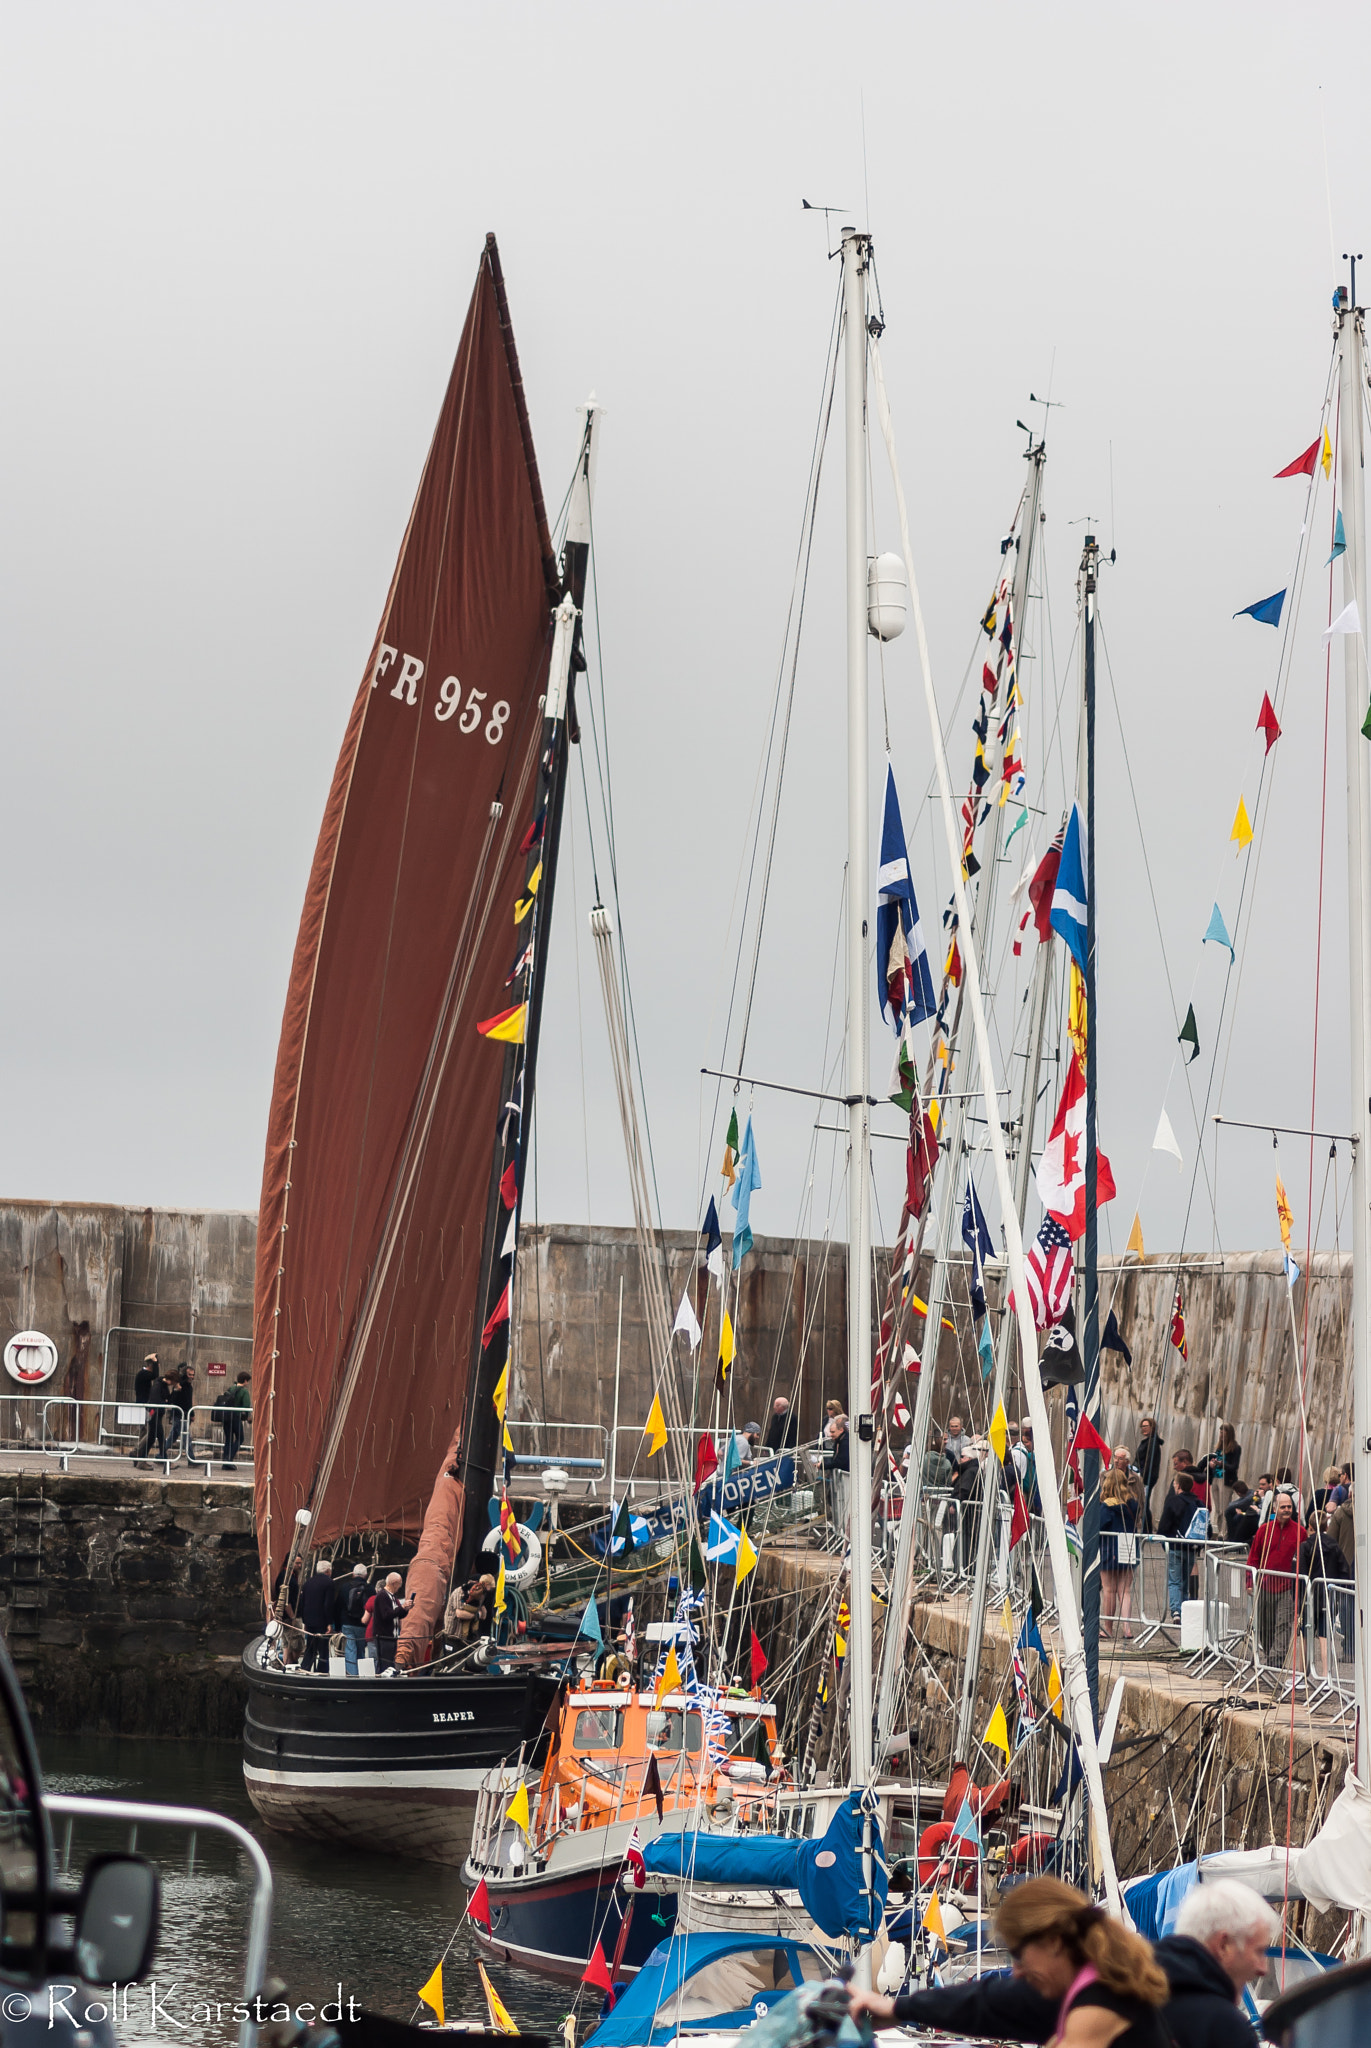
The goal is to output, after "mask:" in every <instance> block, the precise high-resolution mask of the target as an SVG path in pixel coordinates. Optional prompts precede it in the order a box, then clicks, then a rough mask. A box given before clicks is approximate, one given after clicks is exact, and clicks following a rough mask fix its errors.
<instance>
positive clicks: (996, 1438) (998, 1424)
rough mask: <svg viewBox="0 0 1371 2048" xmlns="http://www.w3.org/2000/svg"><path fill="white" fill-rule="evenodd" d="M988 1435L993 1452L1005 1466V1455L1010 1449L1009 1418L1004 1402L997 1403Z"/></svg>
mask: <svg viewBox="0 0 1371 2048" xmlns="http://www.w3.org/2000/svg"><path fill="white" fill-rule="evenodd" d="M986 1434H987V1436H988V1437H989V1438H990V1448H991V1450H992V1451H993V1452H994V1453H995V1456H996V1457H997V1458H998V1459H999V1461H1000V1463H1001V1464H1002V1465H1003V1463H1004V1454H1005V1452H1006V1450H1007V1449H1008V1448H1009V1418H1008V1416H1007V1415H1006V1414H1005V1412H1004V1402H1003V1401H997V1402H996V1404H995V1413H994V1414H993V1415H992V1416H991V1418H990V1428H989V1429H988V1430H987V1431H986Z"/></svg>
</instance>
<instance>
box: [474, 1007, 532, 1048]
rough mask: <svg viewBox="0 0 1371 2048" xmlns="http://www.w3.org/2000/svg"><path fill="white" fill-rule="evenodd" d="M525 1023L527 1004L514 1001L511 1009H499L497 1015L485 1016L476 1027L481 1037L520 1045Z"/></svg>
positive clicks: (526, 1021) (526, 1020) (526, 1022)
mask: <svg viewBox="0 0 1371 2048" xmlns="http://www.w3.org/2000/svg"><path fill="white" fill-rule="evenodd" d="M527 1024H528V1004H527V1003H516V1004H515V1005H514V1008H513V1009H512V1010H501V1011H500V1012H499V1014H498V1015H497V1016H494V1017H487V1018H486V1019H485V1020H484V1022H483V1023H480V1024H478V1025H477V1026H476V1029H477V1030H478V1031H479V1032H480V1034H481V1036H482V1038H498V1039H501V1040H503V1042H504V1043H505V1044H506V1045H522V1044H523V1042H524V1031H525V1028H526V1026H527Z"/></svg>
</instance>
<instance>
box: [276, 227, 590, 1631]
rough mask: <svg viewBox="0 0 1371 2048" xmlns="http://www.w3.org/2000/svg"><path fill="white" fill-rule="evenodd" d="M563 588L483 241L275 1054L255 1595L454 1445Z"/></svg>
mask: <svg viewBox="0 0 1371 2048" xmlns="http://www.w3.org/2000/svg"><path fill="white" fill-rule="evenodd" d="M557 594H558V579H557V569H556V564H555V562H554V559H553V553H552V546H551V542H550V538H549V534H548V528H547V518H546V514H545V512H544V509H543V500H542V492H541V488H540V486H539V482H538V475H537V470H536V467H535V463H534V458H533V448H532V440H531V436H530V433H529V427H528V418H527V413H526V410H525V406H524V399H523V390H522V386H521V383H520V379H519V367H518V360H517V357H516V355H515V351H514V343H513V337H512V335H511V333H510V329H509V322H508V314H507V311H506V308H505V303H504V290H503V284H502V280H501V276H500V270H499V260H498V256H497V253H496V249H495V243H494V238H493V237H488V238H487V243H486V248H485V251H484V252H483V255H482V259H481V264H480V269H479V271H478V274H477V279H476V289H475V291H474V293H473V295H472V300H471V306H470V309H469V311H468V314H467V319H466V324H465V327H464V329H463V332H462V338H461V343H460V346H459V348H458V351H457V358H456V362H455V363H454V365H453V370H452V376H451V379H450V381H449V384H448V388H447V394H446V397H445V398H444V401H443V408H442V412H441V414H440V416H439V420H438V425H437V430H436V432H435V434H434V438H433V443H432V446H431V448H430V450H429V454H428V459H427V461H426V463H425V466H424V473H423V477H422V479H421V482H420V485H419V492H418V496H417V498H416V500H415V503H414V509H413V511H412V513H411V515H410V520H409V525H408V528H407V530H406V533H405V538H404V543H403V546H402V547H401V551H400V559H399V562H398V564H397V566H396V570H395V574H394V577H393V579H392V583H391V589H390V595H389V599H388V601H387V604H386V609H385V612H384V615H383V617H382V620H381V625H380V629H379V631H378V633H377V635H376V642H375V645H374V647H373V649H372V654H371V659H370V661H369V662H368V664H367V668H366V672H365V674H364V676H363V678H362V682H361V686H360V688H359V689H358V692H357V696H356V700H355V702H354V704H353V707H352V715H351V717H350V719H349V721H348V726H347V731H346V734H345V736H344V740H343V747H342V752H341V753H340V755H339V758H338V765H337V768H336V769H335V771H334V777H333V785H332V788H331V790H330V792H329V799H328V804H327V808H326V810H325V813H324V821H323V826H322V829H321V831H320V835H319V843H318V846H317V848H316V851H315V856H314V864H313V868H312V870H311V874H310V879H309V887H308V890H307V892H306V896H305V905H304V912H303V915H302V917H301V921H300V931H299V936H298V938H297V940H296V947H295V958H294V962H293V965H292V968H291V976H290V984H289V988H288V991H287V996H286V1006H285V1017H284V1020H283V1023H282V1028H281V1042H280V1048H279V1050H278V1053H277V1060H276V1078H275V1085H274V1088H273V1093H272V1102H271V1114H270V1121H269V1124H268V1133H267V1150H266V1163H265V1167H264V1171H263V1179H262V1200H261V1212H260V1224H259V1240H258V1254H257V1275H256V1294H255V1318H254V1351H253V1405H254V1437H255V1443H256V1467H257V1471H256V1495H257V1498H256V1508H257V1529H258V1542H259V1548H260V1553H261V1561H262V1572H263V1585H264V1590H265V1592H266V1594H267V1595H268V1597H269V1596H270V1594H271V1590H272V1584H273V1581H274V1578H275V1575H276V1573H277V1571H278V1570H279V1568H280V1566H281V1564H282V1563H283V1561H284V1560H285V1558H286V1556H287V1553H288V1551H289V1549H290V1546H291V1541H292V1537H293V1536H294V1534H295V1526H296V1516H297V1512H298V1510H300V1509H301V1508H308V1509H309V1510H310V1512H311V1517H312V1519H311V1525H310V1529H309V1543H310V1547H314V1546H315V1545H318V1544H321V1543H328V1542H331V1541H333V1540H335V1539H336V1538H338V1537H340V1536H343V1535H346V1534H349V1533H352V1532H355V1531H358V1530H362V1529H370V1528H384V1529H388V1530H394V1531H399V1532H409V1533H413V1532H414V1531H416V1530H417V1529H418V1527H419V1525H420V1523H421V1521H422V1518H423V1514H424V1510H425V1507H426V1506H427V1504H428V1501H429V1498H430V1495H431V1494H432V1493H433V1489H434V1475H435V1472H436V1471H437V1470H438V1469H439V1463H440V1460H442V1459H443V1457H444V1453H445V1451H446V1450H447V1448H448V1447H449V1446H450V1445H451V1444H452V1442H453V1440H454V1436H455V1434H456V1433H457V1432H458V1430H459V1429H460V1427H461V1423H462V1416H463V1406H464V1396H465V1393H466V1388H467V1379H468V1371H469V1366H470V1361H471V1358H472V1353H473V1342H474V1339H475V1337H476V1335H477V1333H478V1327H479V1326H478V1324H477V1323H476V1321H475V1319H476V1317H477V1313H478V1308H479V1307H480V1304H479V1303H478V1293H479V1291H480V1289H481V1281H482V1276H481V1271H480V1267H481V1248H482V1237H483V1231H484V1229H485V1226H486V1222H487V1213H488V1208H489V1173H490V1157H491V1143H492V1134H493V1132H494V1130H495V1128H496V1125H497V1121H498V1118H499V1112H500V1102H501V1086H502V1071H503V1061H502V1054H503V1052H504V1050H505V1049H504V1048H503V1047H502V1046H501V1045H500V1044H498V1043H495V1044H492V1043H489V1042H487V1040H486V1039H484V1038H482V1037H480V1036H478V1033H477V1028H476V1027H477V1023H478V1021H480V1020H484V1019H487V1018H489V1017H490V1016H491V1015H492V1014H493V1013H496V1012H499V1011H501V1010H503V1009H505V1008H506V1007H508V1006H510V1005H511V1004H512V1002H514V1001H515V1000H517V996H516V995H512V994H511V993H510V991H509V990H507V988H506V980H507V977H508V976H509V974H510V971H511V966H512V950H513V948H512V941H511V916H510V913H511V908H512V905H513V904H514V901H515V897H516V895H517V893H518V891H519V890H520V888H521V887H522V885H523V882H524V879H525V873H526V862H525V858H524V855H523V854H522V853H521V850H520V842H521V839H522V838H523V835H524V833H525V828H526V825H527V819H528V804H529V800H530V792H531V791H532V790H533V789H534V788H535V787H536V784H537V771H538V753H539V744H540V736H541V732H542V723H541V710H540V694H541V692H542V691H543V689H544V687H545V677H546V671H547V665H548V653H549V645H550V639H551V606H552V604H553V603H554V602H555V600H556V597H557Z"/></svg>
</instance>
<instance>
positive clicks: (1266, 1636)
mask: <svg viewBox="0 0 1371 2048" xmlns="http://www.w3.org/2000/svg"><path fill="white" fill-rule="evenodd" d="M1299 1554H1300V1524H1299V1518H1298V1516H1297V1515H1296V1513H1295V1497H1294V1495H1293V1494H1290V1493H1277V1495H1276V1500H1275V1511H1274V1513H1273V1515H1272V1517H1271V1520H1270V1521H1269V1522H1263V1523H1262V1525H1261V1527H1260V1529H1258V1531H1257V1533H1256V1535H1255V1536H1254V1537H1253V1538H1252V1548H1251V1549H1250V1550H1249V1551H1248V1553H1247V1569H1248V1572H1249V1574H1250V1576H1251V1582H1252V1584H1253V1585H1254V1586H1255V1588H1256V1592H1257V1641H1258V1643H1259V1645H1260V1646H1261V1651H1262V1655H1263V1656H1264V1657H1265V1659H1266V1661H1267V1663H1268V1664H1284V1662H1285V1658H1286V1653H1287V1651H1288V1650H1289V1648H1290V1637H1291V1631H1292V1630H1293V1628H1294V1625H1295V1569H1296V1566H1297V1564H1298V1562H1299ZM1299 1662H1300V1653H1299V1638H1298V1636H1297V1637H1296V1640H1295V1669H1296V1672H1297V1673H1298V1671H1299Z"/></svg>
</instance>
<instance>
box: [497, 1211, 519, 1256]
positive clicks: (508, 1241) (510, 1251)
mask: <svg viewBox="0 0 1371 2048" xmlns="http://www.w3.org/2000/svg"><path fill="white" fill-rule="evenodd" d="M517 1236H518V1233H517V1231H516V1230H515V1227H514V1211H513V1210H512V1209H511V1210H510V1212H509V1228H508V1230H506V1232H505V1241H504V1243H503V1244H502V1245H501V1247H500V1257H501V1258H502V1259H512V1258H513V1257H514V1248H515V1242H516V1239H517Z"/></svg>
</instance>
